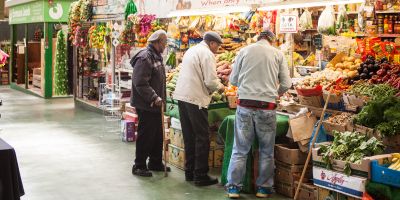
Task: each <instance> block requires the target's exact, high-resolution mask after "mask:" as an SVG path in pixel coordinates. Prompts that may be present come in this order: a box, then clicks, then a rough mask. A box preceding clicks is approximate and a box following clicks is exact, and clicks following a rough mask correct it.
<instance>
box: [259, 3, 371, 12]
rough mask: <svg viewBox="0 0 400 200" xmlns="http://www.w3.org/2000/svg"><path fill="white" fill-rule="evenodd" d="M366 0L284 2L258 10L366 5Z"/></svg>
mask: <svg viewBox="0 0 400 200" xmlns="http://www.w3.org/2000/svg"><path fill="white" fill-rule="evenodd" d="M364 2H365V0H336V1H335V0H309V1H283V2H281V3H279V4H277V3H274V4H270V5H265V6H263V7H261V8H259V9H258V10H261V11H270V10H281V9H291V8H309V7H320V6H333V5H343V4H351V3H364Z"/></svg>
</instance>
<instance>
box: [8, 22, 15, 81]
mask: <svg viewBox="0 0 400 200" xmlns="http://www.w3.org/2000/svg"><path fill="white" fill-rule="evenodd" d="M15 29H16V25H14V24H12V25H10V33H11V34H10V45H11V51H10V65H9V67H8V72H9V74H8V76H9V77H8V78H9V83H10V85H11V83H12V82H13V77H14V76H13V68H14V65H15V62H14V59H15V56H14V55H15V51H16V48H15V39H16V37H15Z"/></svg>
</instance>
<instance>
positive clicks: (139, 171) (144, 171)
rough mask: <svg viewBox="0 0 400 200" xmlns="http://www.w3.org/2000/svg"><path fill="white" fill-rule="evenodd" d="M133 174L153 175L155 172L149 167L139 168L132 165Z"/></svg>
mask: <svg viewBox="0 0 400 200" xmlns="http://www.w3.org/2000/svg"><path fill="white" fill-rule="evenodd" d="M132 174H133V175H136V176H143V177H152V176H153V174H152V173H151V172H150V171H149V170H148V169H143V168H137V167H136V166H135V165H133V167H132Z"/></svg>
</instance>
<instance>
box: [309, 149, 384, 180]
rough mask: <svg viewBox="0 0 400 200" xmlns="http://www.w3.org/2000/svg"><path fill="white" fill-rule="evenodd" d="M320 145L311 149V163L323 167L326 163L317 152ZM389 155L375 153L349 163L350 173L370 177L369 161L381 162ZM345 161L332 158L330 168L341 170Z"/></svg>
mask: <svg viewBox="0 0 400 200" xmlns="http://www.w3.org/2000/svg"><path fill="white" fill-rule="evenodd" d="M328 144H329V143H328ZM319 149H320V147H316V148H313V149H312V158H313V165H314V166H317V167H322V168H324V167H325V166H326V164H325V163H324V162H323V161H322V156H321V155H320V152H319ZM388 157H390V154H384V155H376V156H370V157H365V158H363V160H362V161H361V164H354V163H350V168H351V175H356V176H360V177H365V178H371V162H372V161H373V160H377V161H378V162H380V163H381V162H383V160H384V159H385V158H388ZM345 165H346V162H345V161H341V160H332V168H333V170H334V171H338V172H343V171H344V168H345Z"/></svg>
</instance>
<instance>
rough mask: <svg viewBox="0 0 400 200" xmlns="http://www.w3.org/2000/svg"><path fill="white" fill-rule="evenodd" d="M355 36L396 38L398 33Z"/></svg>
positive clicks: (399, 35) (398, 35)
mask: <svg viewBox="0 0 400 200" xmlns="http://www.w3.org/2000/svg"><path fill="white" fill-rule="evenodd" d="M356 37H380V38H397V37H400V34H360V35H356Z"/></svg>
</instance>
